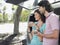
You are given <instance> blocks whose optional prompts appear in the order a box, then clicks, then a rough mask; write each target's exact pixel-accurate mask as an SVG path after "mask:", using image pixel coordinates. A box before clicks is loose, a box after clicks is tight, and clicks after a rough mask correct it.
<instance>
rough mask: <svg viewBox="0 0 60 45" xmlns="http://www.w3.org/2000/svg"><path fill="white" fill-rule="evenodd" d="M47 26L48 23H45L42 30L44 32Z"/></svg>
mask: <svg viewBox="0 0 60 45" xmlns="http://www.w3.org/2000/svg"><path fill="white" fill-rule="evenodd" d="M45 28H46V24H44V25H43V30H42V31H43V32H44V30H45Z"/></svg>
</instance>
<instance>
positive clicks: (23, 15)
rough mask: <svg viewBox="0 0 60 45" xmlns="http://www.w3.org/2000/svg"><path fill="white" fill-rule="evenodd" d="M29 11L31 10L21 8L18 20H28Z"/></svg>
mask: <svg viewBox="0 0 60 45" xmlns="http://www.w3.org/2000/svg"><path fill="white" fill-rule="evenodd" d="M30 12H31V11H29V10H23V11H22V13H21V17H20V21H21V22H26V21H27V20H28V16H29V14H30Z"/></svg>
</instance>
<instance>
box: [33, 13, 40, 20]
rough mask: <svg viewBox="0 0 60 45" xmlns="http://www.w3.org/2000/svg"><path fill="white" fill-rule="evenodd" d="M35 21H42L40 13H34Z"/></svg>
mask: <svg viewBox="0 0 60 45" xmlns="http://www.w3.org/2000/svg"><path fill="white" fill-rule="evenodd" d="M34 17H35V20H40V15H39V13H37V12H35V13H34Z"/></svg>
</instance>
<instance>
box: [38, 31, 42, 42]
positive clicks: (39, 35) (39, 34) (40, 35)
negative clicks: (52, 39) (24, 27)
mask: <svg viewBox="0 0 60 45" xmlns="http://www.w3.org/2000/svg"><path fill="white" fill-rule="evenodd" d="M42 35H43V34H41V33H40V32H38V31H37V36H38V37H39V39H40V41H41V42H42V41H43V36H42Z"/></svg>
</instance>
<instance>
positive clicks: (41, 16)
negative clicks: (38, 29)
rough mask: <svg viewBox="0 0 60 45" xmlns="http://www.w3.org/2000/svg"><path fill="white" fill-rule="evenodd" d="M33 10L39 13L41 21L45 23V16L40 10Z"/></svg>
mask: <svg viewBox="0 0 60 45" xmlns="http://www.w3.org/2000/svg"><path fill="white" fill-rule="evenodd" d="M35 12H37V13H38V14H39V16H40V18H41V20H42V22H43V23H45V19H46V18H45V16H44V15H43V14H41V13H40V11H39V10H38V9H37V10H35ZM35 12H34V13H35Z"/></svg>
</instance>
